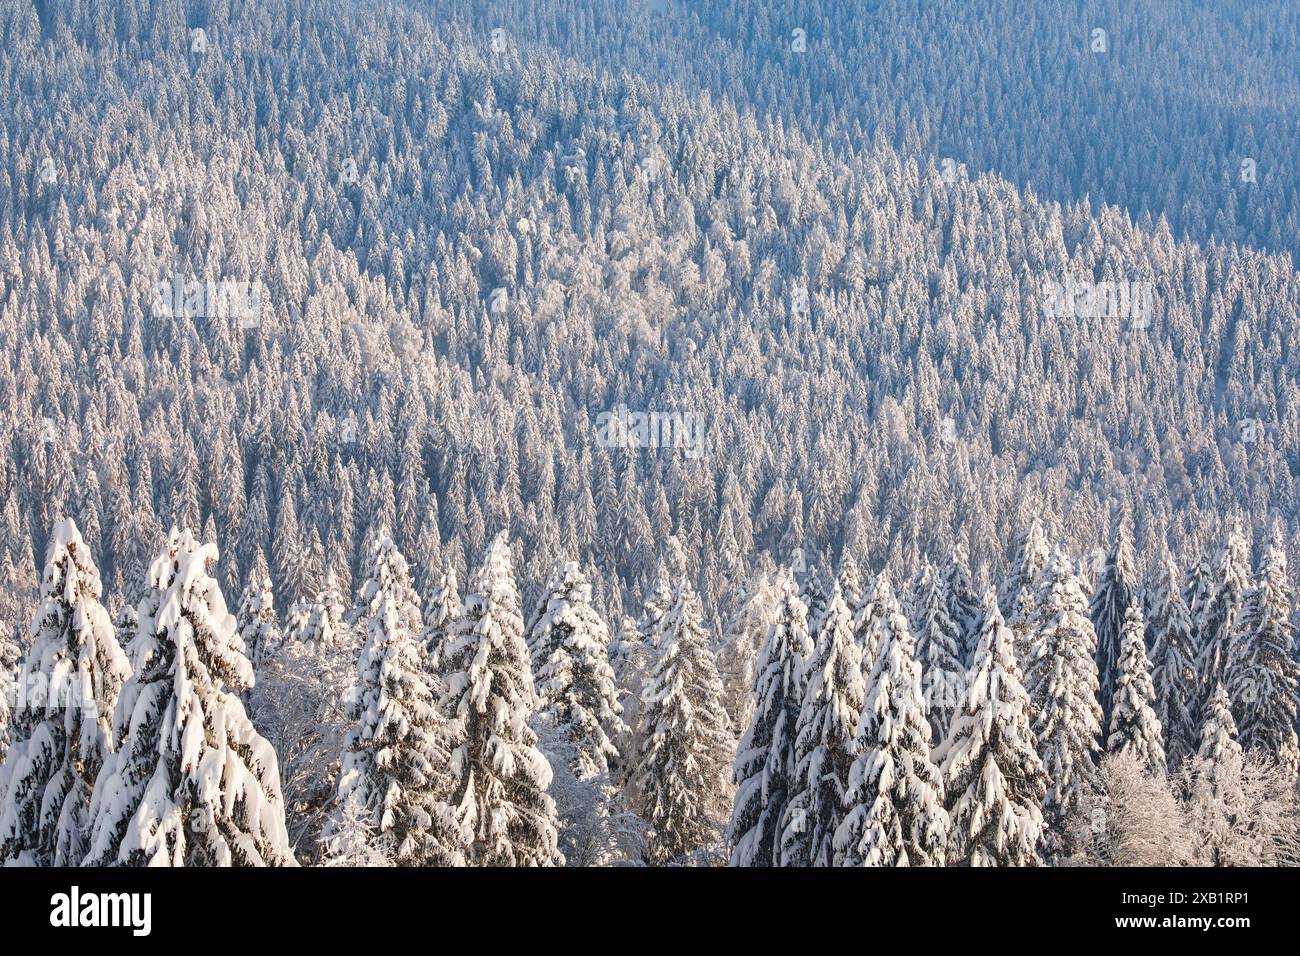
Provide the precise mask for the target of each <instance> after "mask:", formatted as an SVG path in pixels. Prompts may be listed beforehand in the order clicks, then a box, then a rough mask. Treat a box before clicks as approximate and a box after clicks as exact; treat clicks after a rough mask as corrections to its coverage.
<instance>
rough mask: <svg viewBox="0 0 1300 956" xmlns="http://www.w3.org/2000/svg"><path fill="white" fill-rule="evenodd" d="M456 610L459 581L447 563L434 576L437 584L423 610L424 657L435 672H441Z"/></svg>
mask: <svg viewBox="0 0 1300 956" xmlns="http://www.w3.org/2000/svg"><path fill="white" fill-rule="evenodd" d="M459 613H460V582H459V581H457V579H456V569H455V568H453V567H451V566H450V565H448V566H447V568H446V569H445V570H443V571H442V573H441V574H440V575H439V576H438V586H437V589H436V590H435V591H434V593H433V596H432V597H431V598H430V599H429V603H428V605H427V606H426V607H425V610H424V634H423V636H422V640H423V642H424V659H425V663H426V664H427V665H428V667H429V669H430V670H432V671H433V672H434V673H435V674H439V673H441V672H442V657H443V653H444V651H445V650H446V648H447V641H448V639H449V638H450V637H451V630H452V627H453V626H454V625H455V623H456V616H457V615H458V614H459Z"/></svg>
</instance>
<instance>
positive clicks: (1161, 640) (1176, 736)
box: [1150, 547, 1200, 772]
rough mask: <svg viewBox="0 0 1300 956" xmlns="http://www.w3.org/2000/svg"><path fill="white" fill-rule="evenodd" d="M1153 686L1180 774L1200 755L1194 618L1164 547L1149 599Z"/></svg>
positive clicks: (1170, 757) (1168, 749)
mask: <svg viewBox="0 0 1300 956" xmlns="http://www.w3.org/2000/svg"><path fill="white" fill-rule="evenodd" d="M1150 631H1151V683H1152V686H1153V687H1154V689H1155V695H1156V697H1155V704H1154V707H1155V712H1156V718H1157V719H1158V720H1159V721H1160V726H1161V728H1162V729H1163V730H1164V734H1165V758H1166V760H1167V761H1168V766H1169V770H1170V771H1174V772H1176V771H1177V770H1178V768H1179V767H1181V766H1182V763H1183V761H1184V760H1186V759H1187V758H1188V757H1189V756H1191V755H1192V754H1194V753H1196V747H1197V743H1198V741H1199V738H1200V728H1198V727H1197V726H1196V718H1195V714H1196V712H1197V707H1196V696H1197V694H1198V692H1199V688H1198V687H1197V683H1196V664H1195V653H1194V650H1193V647H1192V620H1191V616H1190V615H1189V614H1188V611H1187V604H1186V602H1185V601H1184V600H1183V595H1182V593H1181V591H1180V590H1179V579H1178V567H1177V565H1176V564H1174V559H1173V555H1171V554H1170V553H1169V549H1168V548H1167V547H1166V548H1165V551H1164V557H1163V560H1162V561H1161V566H1160V573H1159V576H1158V578H1157V580H1156V586H1155V590H1154V593H1153V596H1152V601H1151V622H1150Z"/></svg>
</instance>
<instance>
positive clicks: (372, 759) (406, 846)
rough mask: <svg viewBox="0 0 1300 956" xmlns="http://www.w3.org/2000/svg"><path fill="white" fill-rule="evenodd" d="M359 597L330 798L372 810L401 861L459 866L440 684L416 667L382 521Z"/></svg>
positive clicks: (408, 610) (403, 588) (413, 632)
mask: <svg viewBox="0 0 1300 956" xmlns="http://www.w3.org/2000/svg"><path fill="white" fill-rule="evenodd" d="M357 605H358V610H359V612H360V613H359V615H358V617H357V620H356V629H357V632H358V633H359V634H360V635H361V636H362V639H363V640H364V644H363V646H362V648H361V654H360V656H359V657H358V658H357V663H356V677H355V679H354V682H353V685H352V689H351V691H350V692H349V694H348V704H347V716H348V720H349V721H350V723H351V725H352V726H351V729H350V730H349V731H348V733H347V737H346V739H345V740H344V744H343V757H342V766H341V769H340V773H339V791H338V804H339V805H340V806H346V805H347V802H348V801H349V800H351V799H355V800H357V801H358V802H360V803H361V804H362V805H363V806H365V807H366V808H367V809H368V810H369V811H370V815H371V823H372V826H373V827H374V830H375V832H376V833H378V834H379V835H381V836H389V837H391V846H392V861H393V862H394V863H396V864H397V865H399V866H427V865H434V866H456V865H461V864H463V863H464V862H465V848H466V835H465V834H464V833H463V832H462V830H461V828H460V826H459V825H458V824H457V822H456V820H455V818H454V814H453V813H452V809H451V807H450V806H449V804H448V802H447V800H448V797H449V795H450V793H451V788H452V779H451V776H450V775H449V774H448V773H447V769H446V768H447V763H448V758H449V755H450V753H451V746H452V737H451V732H450V729H449V723H448V721H447V720H446V718H445V717H444V716H443V714H442V712H441V711H440V710H439V708H438V695H439V693H440V691H441V690H442V688H441V687H440V686H439V685H438V684H437V683H436V680H437V679H436V677H434V676H433V675H432V674H429V673H428V672H427V671H426V670H425V668H424V655H423V652H422V649H421V647H420V643H419V635H420V626H421V622H420V603H419V597H418V595H417V594H416V593H415V589H414V588H413V587H412V586H411V576H410V570H409V568H408V567H407V564H406V559H405V558H404V557H403V556H402V554H401V552H400V551H398V550H397V546H396V545H395V544H394V543H393V540H392V538H391V537H389V535H388V533H387V530H386V529H381V530H379V532H378V533H377V534H376V535H375V536H374V537H373V538H372V540H371V544H370V554H369V556H368V558H367V567H366V581H365V583H364V584H363V585H362V586H361V589H360V591H359V592H358V595H357ZM326 839H327V840H328V839H329V837H328V836H327V838H326Z"/></svg>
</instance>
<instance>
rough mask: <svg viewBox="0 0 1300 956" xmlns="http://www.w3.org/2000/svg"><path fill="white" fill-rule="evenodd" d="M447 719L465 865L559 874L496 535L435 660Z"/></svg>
mask: <svg viewBox="0 0 1300 956" xmlns="http://www.w3.org/2000/svg"><path fill="white" fill-rule="evenodd" d="M444 669H445V672H446V674H447V678H446V680H447V694H446V697H445V698H444V704H443V706H444V709H445V710H446V712H447V713H448V714H449V715H450V716H452V717H453V718H454V720H455V726H456V729H457V736H456V742H455V747H454V749H453V750H452V756H451V772H452V775H453V776H454V778H455V783H454V787H453V795H452V800H451V803H452V805H453V807H455V809H456V815H457V820H458V821H459V823H460V825H461V826H462V827H463V828H464V829H465V830H466V831H467V832H468V834H469V837H470V839H469V852H468V854H467V859H468V862H469V863H470V865H471V866H562V865H563V864H564V857H563V856H562V855H561V853H560V851H559V849H558V843H557V840H558V836H557V833H556V811H555V802H554V801H553V800H552V799H551V797H550V795H549V794H548V793H547V788H548V787H549V786H550V783H551V767H550V764H549V763H548V762H547V760H546V757H545V756H543V754H542V752H541V751H540V750H539V749H538V747H537V735H536V734H535V733H534V732H533V730H532V729H531V728H530V727H529V720H530V719H531V718H532V715H533V712H534V711H535V710H536V708H537V694H536V691H535V690H534V688H533V677H532V672H531V670H530V667H529V663H528V646H527V644H526V642H525V641H524V622H523V617H522V615H521V614H520V611H519V592H518V589H517V588H516V586H515V575H514V568H513V563H512V558H511V555H510V544H509V541H508V539H507V537H506V534H505V532H501V533H500V534H498V535H497V537H496V538H495V539H494V540H493V541H492V543H491V544H490V545H489V546H488V549H487V552H486V554H485V555H484V557H483V563H482V565H480V567H479V568H478V569H477V570H476V571H475V572H474V575H473V576H472V577H471V578H470V581H469V588H468V590H467V593H466V595H465V600H464V605H463V610H462V613H461V614H460V616H459V617H458V618H457V619H456V624H455V627H454V628H453V630H452V635H451V639H450V641H449V642H448V644H447V648H446V653H445V656H444Z"/></svg>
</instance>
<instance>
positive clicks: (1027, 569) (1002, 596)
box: [998, 515, 1052, 623]
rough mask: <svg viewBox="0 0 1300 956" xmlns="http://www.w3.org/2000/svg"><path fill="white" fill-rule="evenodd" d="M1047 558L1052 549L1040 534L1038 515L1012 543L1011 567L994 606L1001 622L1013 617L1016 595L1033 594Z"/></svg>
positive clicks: (1040, 524) (1008, 620) (1040, 525)
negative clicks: (1013, 544) (999, 612)
mask: <svg viewBox="0 0 1300 956" xmlns="http://www.w3.org/2000/svg"><path fill="white" fill-rule="evenodd" d="M1051 556H1052V548H1051V545H1050V544H1049V543H1048V540H1047V534H1046V532H1045V531H1044V530H1043V523H1042V521H1041V520H1039V517H1038V515H1034V517H1033V519H1032V520H1031V521H1030V523H1029V527H1028V528H1026V529H1025V531H1024V532H1023V533H1022V534H1021V536H1020V537H1019V538H1018V539H1017V540H1016V546H1015V554H1014V556H1013V557H1012V559H1011V567H1010V568H1009V569H1008V570H1007V576H1006V578H1005V579H1004V580H1003V582H1002V590H1001V592H1000V593H999V595H998V605H999V607H1000V608H1001V609H1002V616H1003V618H1004V619H1006V621H1007V622H1008V623H1010V619H1011V618H1012V617H1014V616H1015V614H1016V610H1017V606H1016V602H1017V601H1018V600H1019V598H1020V592H1021V591H1022V590H1028V591H1029V593H1031V594H1032V593H1033V590H1034V586H1035V582H1036V581H1037V580H1038V575H1039V574H1041V573H1042V571H1043V568H1045V567H1047V562H1048V560H1049V559H1050V558H1051Z"/></svg>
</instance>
